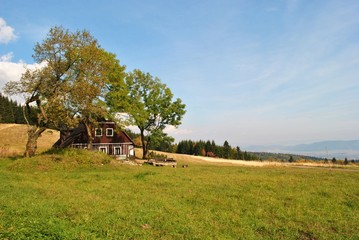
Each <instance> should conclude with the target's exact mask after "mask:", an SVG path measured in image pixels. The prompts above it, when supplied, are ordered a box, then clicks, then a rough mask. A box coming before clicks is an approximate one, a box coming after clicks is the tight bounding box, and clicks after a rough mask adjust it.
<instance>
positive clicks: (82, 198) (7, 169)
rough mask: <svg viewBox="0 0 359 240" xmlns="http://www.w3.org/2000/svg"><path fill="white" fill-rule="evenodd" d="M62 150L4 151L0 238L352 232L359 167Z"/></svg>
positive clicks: (358, 232) (358, 202)
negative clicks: (164, 160) (138, 162)
mask: <svg viewBox="0 0 359 240" xmlns="http://www.w3.org/2000/svg"><path fill="white" fill-rule="evenodd" d="M181 164H189V167H188V168H181V167H178V168H170V167H153V166H150V165H143V166H132V165H126V164H121V163H119V162H117V161H114V160H112V159H110V158H109V157H108V156H106V155H104V154H102V153H94V152H87V151H85V152H82V151H80V152H79V151H74V150H67V151H63V152H60V153H51V152H50V153H47V154H41V155H38V156H36V157H34V158H31V159H26V158H18V159H14V158H12V159H9V158H3V159H1V160H0V238H1V239H358V238H359V227H358V222H359V172H357V171H347V170H338V169H336V170H335V169H319V168H318V169H298V168H289V167H243V166H226V165H218V164H209V163H203V162H192V161H191V160H190V157H188V156H187V157H186V158H183V159H181V160H179V165H181Z"/></svg>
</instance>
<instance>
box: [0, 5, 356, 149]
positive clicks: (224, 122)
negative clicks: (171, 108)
mask: <svg viewBox="0 0 359 240" xmlns="http://www.w3.org/2000/svg"><path fill="white" fill-rule="evenodd" d="M55 25H62V26H63V27H65V28H68V29H70V30H73V31H74V30H79V29H80V30H81V29H87V30H89V31H90V32H91V34H92V35H93V36H95V37H96V38H97V39H98V41H99V43H100V44H101V46H102V47H103V48H105V49H106V50H107V51H110V52H113V53H115V54H116V55H117V56H118V59H120V61H121V63H122V64H124V65H126V66H127V70H133V69H134V68H138V69H141V70H142V71H145V72H150V73H151V74H152V75H153V76H157V77H159V78H160V79H161V80H162V82H164V83H166V84H167V85H168V86H169V87H170V88H171V89H172V91H173V93H174V94H175V97H179V98H181V99H182V100H183V102H184V103H185V104H186V105H187V107H186V109H187V113H186V115H185V117H184V119H183V124H182V125H181V126H180V127H179V128H178V129H172V128H171V129H169V132H170V134H171V135H172V136H174V137H175V138H176V139H177V140H181V139H192V140H199V139H203V140H207V139H210V140H212V139H213V140H215V141H216V143H217V144H223V142H224V140H228V141H229V143H230V144H231V145H232V146H236V145H239V146H240V147H242V148H244V149H245V146H249V145H271V144H286V145H290V144H297V143H311V142H315V141H321V140H352V139H359V107H358V105H359V79H358V78H359V1H357V0H345V1H343V0H338V1H331V0H318V1H312V0H307V1H306V0H281V1H279V0H278V1H275V0H274V1H255V0H242V1H241V0H237V1H229V0H228V1H227V0H221V1H217V0H212V1H195V0H192V1H187V0H183V1H171V0H167V1H145V0H138V1H111V0H107V1H92V0H86V1H70V0H68V1H65V0H63V1H49V0H46V1H45V0H42V1H40V0H38V1H18V0H0V58H1V59H0V87H2V86H3V85H4V84H5V82H7V81H9V80H16V79H17V78H19V77H20V76H21V72H22V71H23V70H22V68H23V65H24V64H28V66H32V65H33V64H34V62H33V59H32V57H31V55H32V53H33V47H34V45H35V43H36V42H40V41H41V40H42V39H44V38H45V37H46V34H47V32H48V30H49V29H50V28H51V27H53V26H55Z"/></svg>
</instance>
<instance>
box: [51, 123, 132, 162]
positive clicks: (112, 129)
mask: <svg viewBox="0 0 359 240" xmlns="http://www.w3.org/2000/svg"><path fill="white" fill-rule="evenodd" d="M54 146H55V147H73V148H83V149H86V148H87V147H88V134H87V131H86V127H85V125H84V124H82V123H81V124H80V125H79V126H78V127H77V128H74V129H70V130H63V131H60V139H59V140H58V141H57V142H56V143H55V145H54ZM134 147H135V144H134V143H133V141H132V139H131V138H130V137H129V136H128V135H127V134H126V133H125V132H124V131H116V124H115V123H114V122H99V123H98V125H97V127H96V128H95V129H94V131H93V133H92V149H93V150H97V151H101V152H104V153H107V154H108V155H112V156H115V157H117V158H122V159H127V158H131V157H134V155H135V152H134V151H135V150H134Z"/></svg>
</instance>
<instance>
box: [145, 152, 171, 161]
mask: <svg viewBox="0 0 359 240" xmlns="http://www.w3.org/2000/svg"><path fill="white" fill-rule="evenodd" d="M147 157H148V158H149V159H166V158H167V155H165V154H160V153H157V152H154V151H149V152H148V156H147Z"/></svg>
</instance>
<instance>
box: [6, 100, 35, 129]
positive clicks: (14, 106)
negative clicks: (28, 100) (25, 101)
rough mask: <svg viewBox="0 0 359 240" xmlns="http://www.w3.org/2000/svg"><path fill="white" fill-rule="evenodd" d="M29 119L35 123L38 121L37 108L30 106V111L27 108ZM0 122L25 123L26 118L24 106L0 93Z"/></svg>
mask: <svg viewBox="0 0 359 240" xmlns="http://www.w3.org/2000/svg"><path fill="white" fill-rule="evenodd" d="M25 111H26V113H27V114H26V115H27V116H28V117H27V121H29V122H30V123H31V124H34V122H35V121H36V113H37V111H36V108H33V107H30V111H29V110H28V109H25ZM0 123H16V124H25V123H26V119H25V116H24V114H23V106H21V105H20V104H18V103H17V102H16V101H13V100H11V99H9V98H8V97H6V96H3V95H2V94H1V93H0Z"/></svg>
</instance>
